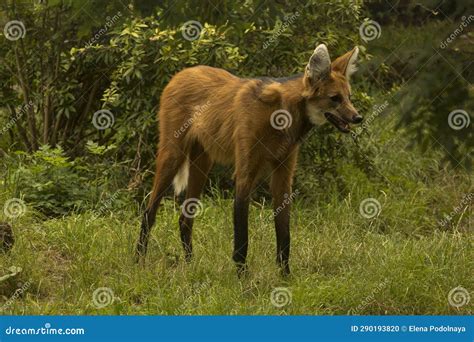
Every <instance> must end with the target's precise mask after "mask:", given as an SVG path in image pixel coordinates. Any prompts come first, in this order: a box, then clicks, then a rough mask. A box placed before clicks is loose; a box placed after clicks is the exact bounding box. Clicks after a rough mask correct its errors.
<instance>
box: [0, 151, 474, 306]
mask: <svg viewBox="0 0 474 342" xmlns="http://www.w3.org/2000/svg"><path fill="white" fill-rule="evenodd" d="M390 151H391V153H392V156H391V158H390V159H389V160H391V163H393V164H390V163H386V164H385V166H383V167H384V168H385V171H386V176H387V178H388V179H390V181H391V182H392V186H391V187H389V188H387V189H385V190H383V189H379V190H378V191H377V190H375V189H376V186H374V188H373V190H372V189H371V187H370V184H368V183H367V181H364V180H360V181H357V180H356V178H354V179H349V184H353V188H352V189H351V192H350V195H349V196H347V197H346V198H345V199H343V200H341V199H338V197H337V196H334V198H333V199H332V200H329V201H326V202H322V203H308V201H305V202H304V203H303V202H302V201H299V200H298V199H297V200H296V201H295V203H294V205H293V208H292V255H291V267H292V276H291V277H290V278H288V279H283V278H281V277H280V276H279V273H278V270H277V268H276V266H275V264H274V259H275V257H274V246H275V237H274V228H273V224H272V219H271V218H272V212H271V209H270V206H269V203H257V202H254V203H253V205H252V207H251V217H250V250H249V260H248V262H249V271H250V272H249V274H248V276H247V277H246V278H244V279H241V280H239V279H238V278H237V276H236V272H235V267H234V265H233V263H232V260H231V252H232V224H231V222H232V219H231V217H232V216H231V215H232V211H231V210H232V209H231V208H232V203H231V200H229V199H222V198H219V197H215V196H206V197H205V198H203V201H202V203H203V211H202V212H201V214H200V215H199V216H198V217H197V218H196V223H195V227H194V249H195V259H194V260H193V262H192V263H191V264H186V263H185V262H184V260H183V253H182V250H181V244H180V241H179V236H178V225H177V221H178V216H179V207H178V206H177V205H176V203H175V202H174V201H173V200H171V199H168V200H166V201H165V203H164V206H163V207H162V209H161V211H160V212H159V214H158V219H157V225H156V226H155V228H154V230H153V233H152V240H151V242H150V246H149V254H148V257H147V262H146V264H145V265H144V266H138V265H136V264H134V262H133V258H132V255H133V254H132V252H133V247H134V244H135V241H136V238H137V235H138V227H139V221H140V218H139V214H137V209H136V208H134V207H133V206H130V208H129V209H127V210H120V211H113V212H110V211H107V213H106V214H105V216H104V217H100V218H95V217H96V214H95V213H93V212H87V213H82V214H74V215H71V216H67V217H64V218H60V219H49V220H42V218H41V216H39V215H38V214H36V213H34V212H33V211H32V210H28V211H27V212H26V214H25V215H23V216H22V217H20V218H18V219H15V220H9V221H10V222H11V223H12V224H13V226H14V232H15V235H16V237H17V241H16V244H15V246H14V248H13V249H12V251H11V253H9V254H5V255H2V256H0V261H1V271H2V272H3V274H4V275H6V274H8V273H9V272H10V271H9V270H8V269H9V268H10V267H11V266H16V267H21V269H22V270H21V272H19V273H18V274H16V275H15V276H11V277H10V278H8V279H6V280H3V281H1V282H0V291H1V292H0V294H1V295H2V297H0V298H2V302H1V304H2V306H0V308H1V310H2V314H101V315H104V314H170V315H171V314H201V315H202V314H277V315H279V314H305V315H332V314H395V315H398V314H473V312H474V309H473V301H474V300H471V301H470V302H468V303H465V301H466V299H469V298H465V297H464V298H461V299H460V298H459V297H458V298H457V300H458V301H459V300H461V302H462V301H463V300H464V302H462V304H464V305H462V306H459V307H456V306H453V305H451V304H450V302H449V300H448V294H449V293H450V291H451V290H452V289H454V288H456V287H458V286H461V287H463V288H465V289H467V290H468V291H472V290H473V289H474V277H473V270H474V267H473V266H474V253H473V248H472V247H473V241H474V239H473V230H472V223H473V222H472V216H470V215H471V210H472V208H470V207H469V206H467V207H465V208H464V209H463V211H462V212H459V213H458V214H456V215H455V217H454V218H453V219H452V220H451V221H450V222H449V223H448V224H446V225H445V226H442V225H440V224H439V221H440V220H441V219H442V217H443V214H444V213H449V212H450V211H452V210H453V207H455V206H456V205H458V204H459V203H460V202H461V200H462V197H463V194H466V193H469V191H470V178H469V176H468V175H467V174H466V173H463V172H455V171H452V170H451V171H449V170H448V169H445V170H438V171H437V172H434V171H433V170H435V169H436V167H437V166H436V163H435V161H434V160H433V159H429V158H428V157H426V158H423V157H422V156H421V155H419V154H416V153H414V152H411V151H407V150H405V149H403V148H399V147H397V146H392V147H391V148H390ZM378 158H380V160H379V161H378V163H380V165H384V164H383V161H384V160H387V155H385V156H380V157H378ZM395 160H396V162H397V163H396V164H395ZM393 165H397V166H398V167H393ZM354 177H355V176H354ZM395 187H400V188H401V189H403V191H391V189H394V188H395ZM368 197H373V198H376V199H377V200H378V201H379V203H380V205H381V210H380V212H379V213H378V215H376V216H375V217H373V218H365V217H363V216H362V215H361V213H360V211H359V205H360V202H361V201H362V200H363V199H365V198H368ZM100 288H107V289H105V290H103V289H100ZM275 288H285V289H284V290H283V292H284V293H283V295H282V296H281V297H278V296H277V297H276V305H274V304H275V301H272V299H271V298H272V291H273V290H274V289H275ZM97 289H99V290H97ZM96 290H97V291H96ZM15 291H16V292H15ZM94 291H96V295H95V296H94V295H93V294H94ZM101 291H102V293H100V292H101ZM471 293H472V292H471ZM274 295H275V292H274ZM463 295H464V296H465V293H464V294H461V296H463ZM468 295H469V294H468ZM285 296H286V297H285ZM289 296H291V302H289V303H287V302H288V298H289ZM93 298H95V300H93ZM285 300H286V301H285ZM280 304H286V305H283V306H281V307H280Z"/></svg>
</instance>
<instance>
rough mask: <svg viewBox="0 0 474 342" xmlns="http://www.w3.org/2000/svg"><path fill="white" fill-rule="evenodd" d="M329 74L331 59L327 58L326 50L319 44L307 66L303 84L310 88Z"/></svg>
mask: <svg viewBox="0 0 474 342" xmlns="http://www.w3.org/2000/svg"><path fill="white" fill-rule="evenodd" d="M330 74H331V58H330V57H329V52H328V48H327V47H326V45H324V44H319V45H318V46H316V49H314V52H313V54H312V55H311V58H310V59H309V62H308V65H306V70H305V77H304V78H305V84H307V85H309V86H310V87H314V85H315V84H316V83H317V82H318V81H320V80H323V79H325V78H327V77H329V75H330Z"/></svg>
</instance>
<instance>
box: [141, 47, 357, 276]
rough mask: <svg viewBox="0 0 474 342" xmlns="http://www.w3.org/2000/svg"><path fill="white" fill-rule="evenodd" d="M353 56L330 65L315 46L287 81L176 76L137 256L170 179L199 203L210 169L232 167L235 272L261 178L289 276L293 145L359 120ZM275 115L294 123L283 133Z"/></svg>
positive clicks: (183, 222) (187, 236) (217, 74)
mask: <svg viewBox="0 0 474 342" xmlns="http://www.w3.org/2000/svg"><path fill="white" fill-rule="evenodd" d="M357 53H358V49H357V48H355V49H354V50H352V51H350V52H348V53H346V54H345V55H343V56H341V57H339V58H338V59H336V60H335V61H334V62H333V63H332V64H331V62H330V59H329V55H328V54H327V49H326V47H325V46H324V45H319V46H318V47H317V48H316V50H315V52H314V53H313V55H312V56H311V58H310V61H309V63H308V66H307V67H306V71H305V73H304V74H302V75H301V76H296V77H292V78H289V79H287V80H284V81H283V80H278V79H269V78H265V79H243V78H239V77H236V76H234V75H232V74H230V73H229V72H227V71H225V70H222V69H217V68H212V67H208V66H197V67H193V68H188V69H185V70H183V71H181V72H179V73H178V74H176V75H175V76H174V77H173V78H172V79H171V81H170V82H169V84H168V85H167V86H166V88H165V89H164V91H163V93H162V95H161V101H160V110H159V130H160V142H159V145H158V153H157V158H156V174H155V179H154V184H153V190H152V193H151V197H150V200H149V204H148V207H147V210H146V212H145V216H144V218H143V222H142V230H141V234H140V240H139V242H138V246H137V252H138V255H139V256H140V255H144V254H145V253H146V246H147V243H148V237H149V233H150V229H151V226H152V225H153V223H154V221H155V216H156V211H157V208H158V206H159V203H160V201H161V199H162V197H163V196H164V194H165V191H166V190H167V189H168V188H169V186H170V185H171V183H172V181H173V178H175V177H176V179H177V180H178V183H179V178H180V177H181V183H183V182H184V183H186V182H187V190H186V198H187V199H189V198H199V196H200V193H201V191H202V189H203V187H204V185H205V183H206V180H207V174H208V172H209V170H210V169H211V167H212V165H213V163H221V164H228V165H233V166H234V167H235V173H234V178H235V186H236V190H235V203H234V235H235V236H234V256H233V258H234V261H235V262H236V263H237V264H238V266H239V270H243V269H244V265H245V259H246V255H247V245H248V233H247V231H248V226H247V216H248V205H249V196H250V194H251V191H252V189H253V187H254V185H255V183H256V182H257V181H258V180H259V179H260V178H262V177H264V176H265V177H266V176H270V177H271V181H270V188H271V192H272V195H273V206H274V209H275V210H276V209H277V208H279V210H278V211H276V213H277V214H276V215H275V226H276V234H277V261H278V263H279V264H280V266H281V267H282V269H283V271H284V272H285V273H288V272H289V266H288V258H289V236H290V231H289V205H288V204H284V205H283V201H285V198H286V196H288V195H289V194H290V193H291V183H292V179H293V173H294V170H295V166H296V160H297V154H298V147H299V144H300V142H301V139H302V138H303V137H304V135H305V134H306V133H307V132H308V131H309V130H310V129H311V127H313V125H315V124H322V123H324V121H325V120H326V117H327V118H328V119H329V121H331V123H333V124H334V125H336V127H338V128H339V129H340V130H341V131H347V129H348V123H350V122H351V123H357V122H360V120H361V118H360V116H359V115H358V113H357V111H356V110H355V108H354V107H353V106H352V104H351V102H350V85H349V82H348V79H349V76H350V74H351V73H352V72H353V71H354V66H353V64H354V60H355V58H356V57H357ZM279 110H284V111H285V112H283V114H282V115H287V113H289V114H290V117H289V118H288V119H289V120H290V121H291V124H290V125H289V126H288V127H284V128H283V129H280V128H281V127H277V128H275V122H273V125H272V113H275V111H279ZM328 113H331V114H328ZM338 120H339V121H338ZM186 171H187V172H186ZM188 173H189V175H188V176H187V177H186V175H187V174H188ZM183 175H184V176H183ZM186 178H187V179H186ZM176 186H177V187H179V186H183V184H180V185H178V184H177V185H176ZM187 216H189V215H181V217H180V231H181V239H182V243H183V246H184V249H185V253H186V259H187V260H190V258H191V255H192V244H191V232H192V224H193V219H192V218H190V217H187Z"/></svg>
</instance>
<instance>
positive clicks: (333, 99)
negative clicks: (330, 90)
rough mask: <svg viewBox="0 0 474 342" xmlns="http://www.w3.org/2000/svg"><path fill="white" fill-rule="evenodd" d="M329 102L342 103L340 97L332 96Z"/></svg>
mask: <svg viewBox="0 0 474 342" xmlns="http://www.w3.org/2000/svg"><path fill="white" fill-rule="evenodd" d="M330 99H331V101H334V102H337V103H341V102H342V96H341V95H334V96H331V97H330Z"/></svg>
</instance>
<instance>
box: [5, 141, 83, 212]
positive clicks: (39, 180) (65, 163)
mask: <svg viewBox="0 0 474 342" xmlns="http://www.w3.org/2000/svg"><path fill="white" fill-rule="evenodd" d="M18 155H19V156H20V158H19V159H20V162H19V164H18V166H17V168H16V172H15V173H13V175H12V179H11V181H10V183H11V184H12V185H13V186H14V187H15V190H14V194H16V195H17V197H23V198H24V199H25V200H26V201H27V202H28V203H30V204H31V205H32V206H33V207H34V208H36V209H37V210H39V211H41V212H43V213H44V214H47V215H62V214H67V213H68V212H69V211H71V210H74V209H76V208H80V207H83V206H84V205H85V203H84V202H85V201H87V197H88V195H89V193H90V191H89V190H88V189H87V188H84V185H85V183H86V182H85V180H86V178H85V177H84V176H82V175H81V174H80V172H79V170H78V168H77V164H76V162H74V161H71V160H70V159H69V158H67V157H66V156H65V155H64V151H63V150H62V148H61V147H60V146H58V147H56V148H50V147H48V146H41V147H40V149H39V150H37V151H36V152H34V153H33V154H31V155H30V154H26V153H20V152H19V153H18Z"/></svg>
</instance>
